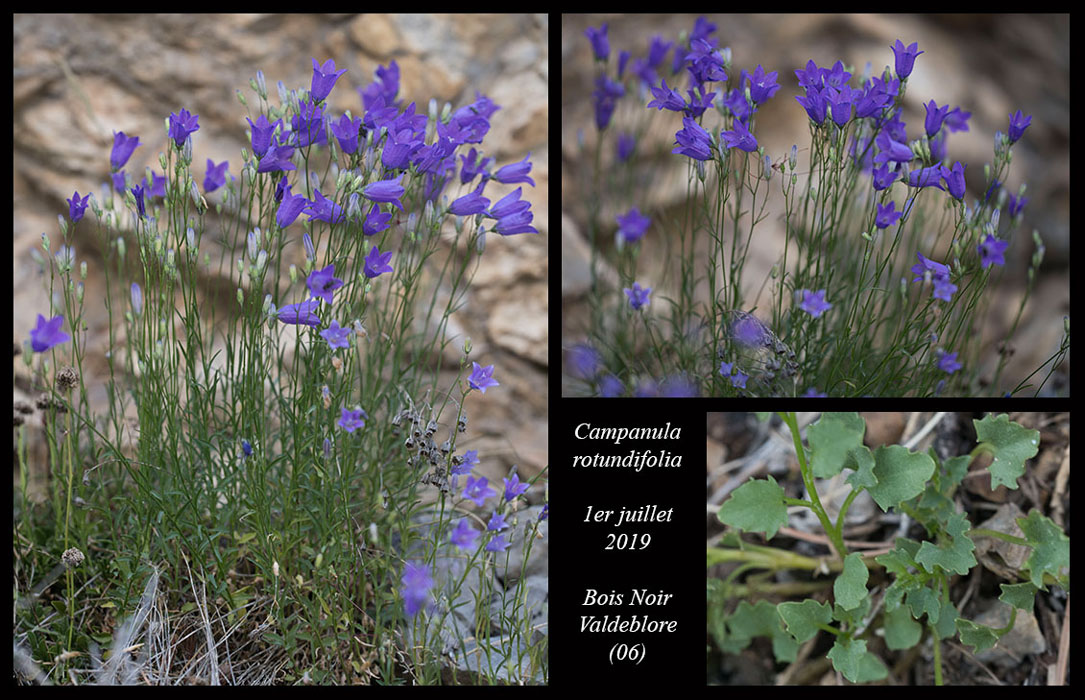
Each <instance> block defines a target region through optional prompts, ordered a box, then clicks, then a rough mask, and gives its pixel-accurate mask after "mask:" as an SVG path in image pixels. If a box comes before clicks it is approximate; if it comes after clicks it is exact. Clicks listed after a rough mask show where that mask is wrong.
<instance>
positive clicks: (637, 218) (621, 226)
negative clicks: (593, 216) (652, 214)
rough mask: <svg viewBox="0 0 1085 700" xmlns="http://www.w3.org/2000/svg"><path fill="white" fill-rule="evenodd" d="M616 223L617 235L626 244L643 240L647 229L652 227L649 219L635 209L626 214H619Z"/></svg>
mask: <svg viewBox="0 0 1085 700" xmlns="http://www.w3.org/2000/svg"><path fill="white" fill-rule="evenodd" d="M616 221H617V222H618V235H619V236H621V237H622V238H623V239H624V240H625V242H626V243H636V242H637V241H639V240H640V239H642V238H644V234H645V233H647V231H648V227H649V226H651V225H652V220H651V218H649V217H647V216H643V215H641V213H640V212H639V211H638V210H637V208H636V207H633V208H632V209H630V210H629V212H628V213H626V214H619V215H618V216H617V217H616Z"/></svg>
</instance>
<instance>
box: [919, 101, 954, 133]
mask: <svg viewBox="0 0 1085 700" xmlns="http://www.w3.org/2000/svg"><path fill="white" fill-rule="evenodd" d="M924 106H925V107H926V110H927V116H926V118H925V119H924V120H923V127H924V128H925V129H926V130H927V137H928V138H933V137H934V135H935V134H937V133H938V132H939V131H940V130H941V129H942V122H944V121H945V120H946V115H947V114H948V113H949V105H945V106H943V107H939V106H938V104H937V103H936V102H935V101H934V100H931V101H930V102H928V103H927V104H926V105H924Z"/></svg>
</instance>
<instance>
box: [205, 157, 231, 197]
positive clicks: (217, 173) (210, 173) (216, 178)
mask: <svg viewBox="0 0 1085 700" xmlns="http://www.w3.org/2000/svg"><path fill="white" fill-rule="evenodd" d="M229 167H230V161H228V160H224V161H222V163H220V164H219V165H215V162H214V161H213V160H211V159H210V158H208V159H207V174H206V175H205V176H204V178H203V191H204V192H205V193H211V192H214V191H215V190H217V189H218V188H220V187H222V186H223V185H225V184H226V169H227V168H229Z"/></svg>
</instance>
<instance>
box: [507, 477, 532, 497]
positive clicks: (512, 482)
mask: <svg viewBox="0 0 1085 700" xmlns="http://www.w3.org/2000/svg"><path fill="white" fill-rule="evenodd" d="M502 481H504V482H505V500H506V501H511V500H512V499H514V498H516V497H517V496H520V495H523V494H524V493H525V492H526V491H527V489H528V487H529V486H531V484H528V483H521V482H520V475H519V474H513V475H512V478H511V479H505V478H502Z"/></svg>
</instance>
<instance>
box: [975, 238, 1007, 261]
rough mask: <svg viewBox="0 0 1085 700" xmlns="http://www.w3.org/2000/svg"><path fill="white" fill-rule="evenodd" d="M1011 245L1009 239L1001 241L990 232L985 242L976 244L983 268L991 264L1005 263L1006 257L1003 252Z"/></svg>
mask: <svg viewBox="0 0 1085 700" xmlns="http://www.w3.org/2000/svg"><path fill="white" fill-rule="evenodd" d="M1009 245H1010V244H1009V241H1000V240H998V239H997V238H995V237H994V236H992V235H991V234H989V233H988V234H987V237H986V238H984V239H983V242H982V243H980V244H979V245H978V246H976V250H977V251H978V252H979V254H980V263H981V264H982V265H983V268H984V269H985V270H986V269H987V268H988V267H990V266H991V265H1005V264H1006V259H1005V258H1004V257H1003V256H1002V254H1003V253H1004V252H1006V248H1008V247H1009Z"/></svg>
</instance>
